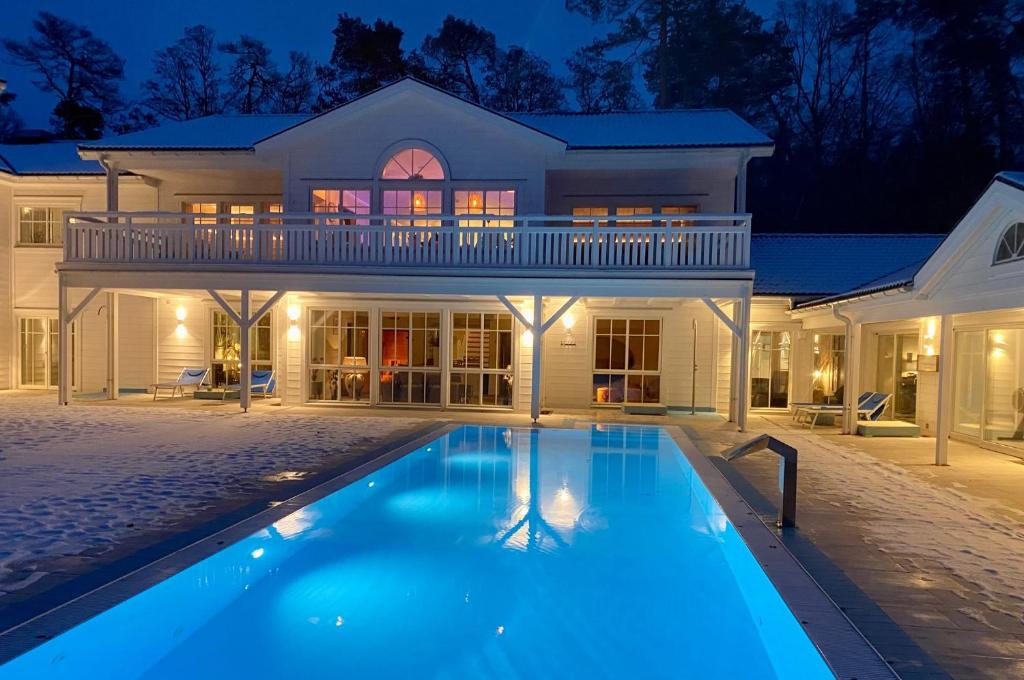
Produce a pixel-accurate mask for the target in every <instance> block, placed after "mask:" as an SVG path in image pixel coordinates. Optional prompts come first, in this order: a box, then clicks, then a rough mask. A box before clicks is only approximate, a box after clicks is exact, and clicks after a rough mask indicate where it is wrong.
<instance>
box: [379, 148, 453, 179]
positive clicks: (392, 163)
mask: <svg viewBox="0 0 1024 680" xmlns="http://www.w3.org/2000/svg"><path fill="white" fill-rule="evenodd" d="M381 178H382V179H405V180H409V179H428V180H435V179H444V169H443V168H442V167H441V162H440V161H438V160H437V159H436V158H435V157H434V154H432V153H430V152H429V151H426V150H424V149H415V148H413V149H403V150H402V151H399V152H398V153H396V154H395V155H394V156H392V157H391V158H390V159H389V160H388V162H387V163H385V164H384V170H383V172H381Z"/></svg>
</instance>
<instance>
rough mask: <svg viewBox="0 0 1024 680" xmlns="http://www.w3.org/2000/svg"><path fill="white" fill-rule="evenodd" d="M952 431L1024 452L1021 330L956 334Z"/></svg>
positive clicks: (1023, 333) (1023, 334)
mask: <svg viewBox="0 0 1024 680" xmlns="http://www.w3.org/2000/svg"><path fill="white" fill-rule="evenodd" d="M955 343H956V344H955V353H954V364H955V366H954V376H955V382H954V404H953V414H954V417H953V431H954V432H956V433H958V434H962V435H966V436H968V437H972V438H976V439H979V440H982V441H986V442H991V443H993V444H999V445H1002V446H1009V447H1013V448H1016V449H1021V450H1024V328H1012V329H1006V328H986V329H978V330H965V331H958V332H957V333H956V340H955Z"/></svg>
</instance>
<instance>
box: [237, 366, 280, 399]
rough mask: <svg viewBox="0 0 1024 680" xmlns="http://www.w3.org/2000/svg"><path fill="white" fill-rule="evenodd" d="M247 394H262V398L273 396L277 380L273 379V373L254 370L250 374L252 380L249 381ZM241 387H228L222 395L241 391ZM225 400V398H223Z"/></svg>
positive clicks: (238, 385) (266, 370) (239, 385)
mask: <svg viewBox="0 0 1024 680" xmlns="http://www.w3.org/2000/svg"><path fill="white" fill-rule="evenodd" d="M249 382H250V385H249V393H250V394H262V395H263V398H264V399H266V398H267V397H270V396H273V394H274V390H276V389H277V378H275V377H274V372H273V371H272V370H269V369H262V368H260V369H256V370H254V371H253V372H252V378H250V380H249ZM241 389H242V385H241V384H237V385H228V386H227V387H226V388H225V390H224V394H225V395H227V393H228V392H229V391H231V390H241ZM225 398H226V397H225Z"/></svg>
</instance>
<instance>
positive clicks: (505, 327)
mask: <svg viewBox="0 0 1024 680" xmlns="http://www.w3.org/2000/svg"><path fill="white" fill-rule="evenodd" d="M512 337H513V334H512V315H511V314H508V313H494V314H491V313H486V314H463V313H455V314H453V315H452V347H451V385H450V391H449V400H450V403H452V404H454V405H469V406H505V407H509V406H512Z"/></svg>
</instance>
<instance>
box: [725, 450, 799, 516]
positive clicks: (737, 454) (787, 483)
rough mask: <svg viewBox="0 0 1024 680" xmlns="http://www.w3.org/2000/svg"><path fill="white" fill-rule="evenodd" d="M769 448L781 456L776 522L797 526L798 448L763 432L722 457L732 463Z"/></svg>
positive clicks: (727, 451) (726, 452)
mask: <svg viewBox="0 0 1024 680" xmlns="http://www.w3.org/2000/svg"><path fill="white" fill-rule="evenodd" d="M764 449H768V450H769V451H771V452H772V453H775V454H777V455H778V456H779V493H780V494H781V496H782V500H781V502H780V503H779V516H778V518H777V519H776V522H775V523H776V524H777V525H778V526H779V527H780V528H781V527H795V526H796V462H797V450H796V449H794V448H793V447H792V446H790V445H789V444H787V443H785V442H781V441H779V440H778V439H776V438H775V437H772V436H771V435H767V434H762V435H761V436H759V437H755V438H754V439H751V440H750V441H748V442H745V443H743V444H739V445H737V446H734V447H732V448H731V449H726V450H725V451H723V452H722V458H725V459H726V460H727V461H729V462H730V463H731V462H732V461H734V460H736V459H738V458H742V457H743V456H749V455H750V454H752V453H757V452H758V451H763V450H764Z"/></svg>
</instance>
